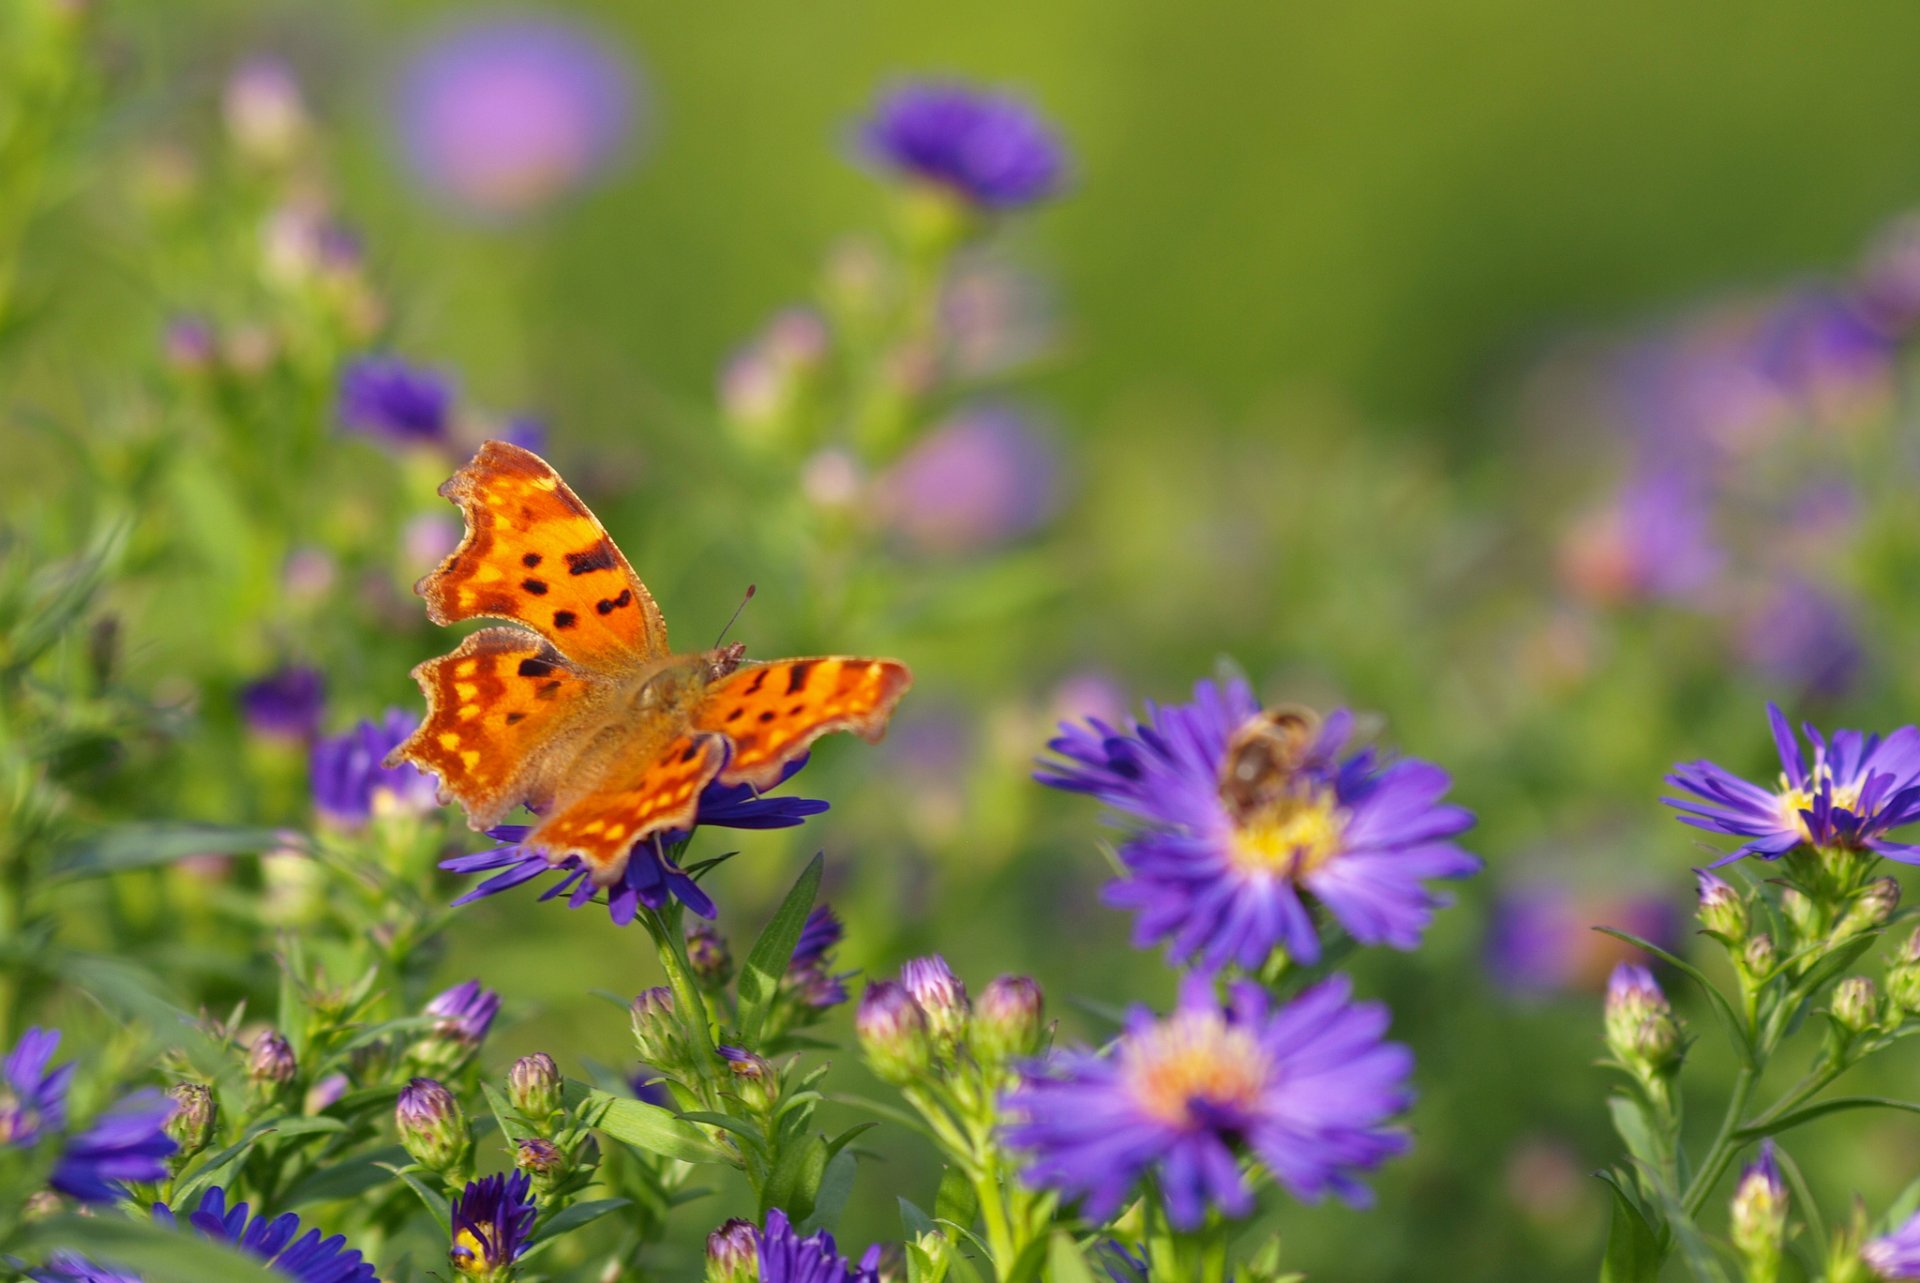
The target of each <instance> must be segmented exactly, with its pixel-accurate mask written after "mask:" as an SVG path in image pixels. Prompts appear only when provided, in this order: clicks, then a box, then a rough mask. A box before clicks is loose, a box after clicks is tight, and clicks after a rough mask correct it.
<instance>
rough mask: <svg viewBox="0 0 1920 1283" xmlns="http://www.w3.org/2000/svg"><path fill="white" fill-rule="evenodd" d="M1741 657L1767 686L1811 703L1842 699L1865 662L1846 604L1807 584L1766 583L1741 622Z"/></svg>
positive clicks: (1797, 582) (1858, 637) (1861, 646)
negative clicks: (1763, 593)
mask: <svg viewBox="0 0 1920 1283" xmlns="http://www.w3.org/2000/svg"><path fill="white" fill-rule="evenodd" d="M1738 646H1739V650H1740V656H1741V658H1742V659H1743V660H1744V661H1745V662H1746V663H1747V665H1748V666H1750V667H1751V668H1752V669H1753V670H1754V671H1755V672H1757V673H1759V674H1760V675H1761V676H1762V677H1764V678H1765V679H1766V680H1767V681H1768V682H1770V683H1772V684H1774V685H1776V686H1781V687H1786V688H1789V689H1791V690H1794V691H1796V692H1798V693H1800V694H1802V695H1805V696H1808V697H1810V698H1816V699H1834V698H1837V697H1839V696H1840V695H1843V694H1845V693H1846V692H1847V690H1848V689H1849V688H1850V687H1851V686H1852V685H1853V682H1854V679H1855V678H1856V677H1857V676H1859V673H1860V666H1861V663H1862V662H1863V661H1864V660H1865V658H1866V650H1865V647H1864V646H1863V645H1862V643H1861V639H1860V633H1859V630H1857V629H1856V628H1855V627H1854V626H1853V620H1852V618H1851V616H1850V613H1849V611H1848V610H1847V607H1846V605H1845V604H1844V603H1843V602H1842V601H1840V599H1839V598H1837V597H1835V596H1834V595H1833V594H1831V593H1829V592H1827V591H1825V590H1824V589H1821V588H1816V587H1814V586H1813V585H1812V584H1809V583H1805V582H1802V581H1799V580H1797V579H1795V580H1786V581H1784V582H1779V583H1775V584H1773V585H1770V587H1769V590H1768V594H1767V596H1766V598H1765V600H1764V601H1762V603H1761V604H1760V606H1759V608H1758V609H1757V610H1755V611H1753V612H1752V613H1751V614H1750V615H1748V616H1747V618H1746V619H1744V620H1743V621H1742V622H1741V626H1740V635H1739V638H1738Z"/></svg>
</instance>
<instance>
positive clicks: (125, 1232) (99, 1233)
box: [14, 1216, 286, 1283]
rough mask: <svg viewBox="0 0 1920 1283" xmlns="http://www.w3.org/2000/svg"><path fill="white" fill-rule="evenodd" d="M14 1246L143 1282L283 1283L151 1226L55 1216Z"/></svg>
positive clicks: (245, 1262) (235, 1257)
mask: <svg viewBox="0 0 1920 1283" xmlns="http://www.w3.org/2000/svg"><path fill="white" fill-rule="evenodd" d="M14 1246H15V1248H16V1249H17V1250H19V1251H22V1252H26V1253H28V1254H29V1255H30V1256H33V1257H39V1256H41V1255H43V1254H44V1253H47V1252H51V1251H54V1250H56V1249H58V1248H67V1249H69V1250H71V1251H76V1252H82V1253H85V1254H86V1255H87V1256H88V1257H89V1258H91V1259H93V1260H96V1261H99V1262H101V1263H102V1264H106V1263H111V1264H112V1266H113V1267H114V1268H116V1269H121V1270H128V1271H132V1272H134V1273H137V1274H138V1275H139V1276H140V1277H141V1278H142V1279H144V1280H145V1281H146V1283H286V1278H285V1276H283V1275H280V1274H276V1273H274V1272H273V1271H272V1270H271V1269H269V1268H268V1267H267V1265H266V1263H265V1262H263V1261H261V1260H259V1259H258V1258H256V1257H253V1256H248V1255H246V1254H245V1253H242V1252H238V1251H235V1250H234V1249H233V1248H231V1247H228V1246H226V1245H224V1244H220V1243H215V1242H212V1241H211V1240H209V1239H205V1238H202V1237H200V1236H199V1235H198V1234H182V1233H181V1232H180V1231H179V1230H177V1229H168V1228H167V1227H166V1226H164V1225H155V1224H153V1223H152V1222H141V1221H127V1220H115V1219H113V1218H110V1217H105V1216H55V1217H52V1218H51V1219H48V1220H44V1221H36V1222H34V1223H33V1224H31V1225H28V1226H26V1227H25V1228H24V1229H23V1230H22V1231H21V1233H20V1237H19V1238H17V1239H15V1240H14Z"/></svg>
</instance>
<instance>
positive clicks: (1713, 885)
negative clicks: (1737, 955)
mask: <svg viewBox="0 0 1920 1283" xmlns="http://www.w3.org/2000/svg"><path fill="white" fill-rule="evenodd" d="M1694 877H1696V878H1698V879H1699V882H1700V905H1699V908H1698V910H1697V912H1698V914H1699V916H1700V925H1701V926H1703V927H1705V928H1706V929H1707V930H1708V931H1711V932H1712V933H1713V934H1715V935H1717V936H1719V937H1720V938H1721V939H1723V940H1725V941H1727V942H1728V943H1730V944H1736V945H1737V944H1739V943H1740V942H1741V941H1743V940H1745V939H1746V938H1747V905H1746V901H1745V900H1744V899H1742V898H1741V896H1740V893H1739V892H1738V891H1735V890H1734V889H1733V888H1732V887H1731V886H1729V885H1728V884H1727V883H1725V882H1723V881H1721V880H1720V879H1719V878H1717V877H1715V876H1714V875H1713V874H1712V873H1709V872H1708V871H1707V870H1705V869H1695V870H1694Z"/></svg>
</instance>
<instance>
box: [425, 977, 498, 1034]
mask: <svg viewBox="0 0 1920 1283" xmlns="http://www.w3.org/2000/svg"><path fill="white" fill-rule="evenodd" d="M426 1014H427V1015H429V1016H438V1017H439V1018H440V1023H439V1024H437V1025H435V1026H434V1031H435V1032H436V1033H438V1034H440V1035H442V1036H443V1037H453V1038H458V1039H459V1040H460V1041H461V1042H464V1043H468V1044H470V1045H472V1046H476V1047H477V1046H479V1045H480V1043H482V1042H484V1041H485V1040H486V1037H487V1031H488V1030H489V1029H491V1028H493V1018H494V1017H495V1016H497V1015H499V1014H500V995H499V994H498V993H496V992H494V991H493V990H492V989H483V988H481V987H480V982H479V981H478V980H468V981H466V982H465V983H464V984H457V985H455V986H454V987H453V988H451V989H447V990H444V991H442V992H440V993H437V994H435V995H434V996H433V997H432V998H431V999H430V1000H429V1001H428V1002H427V1008H426Z"/></svg>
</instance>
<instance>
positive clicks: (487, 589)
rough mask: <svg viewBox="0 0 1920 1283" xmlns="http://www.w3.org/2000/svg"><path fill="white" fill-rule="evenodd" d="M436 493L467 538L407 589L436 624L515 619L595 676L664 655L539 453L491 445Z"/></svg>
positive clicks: (654, 611) (627, 573)
mask: <svg viewBox="0 0 1920 1283" xmlns="http://www.w3.org/2000/svg"><path fill="white" fill-rule="evenodd" d="M440 493H441V494H442V495H445V496H446V497H447V498H449V499H451V500H453V501H454V502H455V503H457V504H459V505H460V510H461V512H462V513H463V514H464V515H465V517H466V521H467V533H466V537H465V538H464V539H462V540H461V541H460V546H459V547H458V548H456V549H454V551H453V553H452V555H450V556H449V557H448V558H447V559H446V560H445V561H444V562H442V563H441V564H440V567H439V569H437V570H435V571H434V572H433V573H432V574H430V575H428V576H427V577H426V578H424V579H422V580H421V581H420V582H419V584H418V585H416V586H415V588H414V591H415V592H417V593H419V594H420V596H422V597H424V598H426V601H427V615H428V617H429V618H431V619H432V620H433V622H434V623H436V624H450V623H453V622H455V621H456V620H461V619H476V618H479V617H482V616H489V617H492V618H496V619H512V620H516V621H518V622H519V623H523V624H526V625H527V626H528V627H530V628H533V629H535V630H537V631H538V632H539V633H540V635H541V636H543V637H545V638H546V639H547V640H548V641H549V642H552V643H553V644H554V645H555V646H557V647H558V648H559V649H560V651H561V652H562V653H563V654H564V655H566V657H567V658H568V659H570V660H572V661H573V662H574V664H576V665H578V666H580V667H583V668H590V669H598V670H601V671H616V670H619V669H622V668H626V667H630V666H631V665H633V664H637V663H641V662H644V661H646V660H649V659H660V658H663V657H665V656H666V655H667V653H668V651H667V625H666V621H665V620H664V619H662V618H661V617H660V608H659V607H658V606H656V605H654V601H653V596H652V594H650V593H649V592H647V588H646V585H645V584H643V583H641V582H640V580H639V577H638V576H636V575H635V574H634V573H633V567H631V566H629V565H628V564H627V559H626V558H625V557H623V556H621V555H620V550H619V549H618V548H616V547H614V546H613V540H611V539H609V538H608V537H607V532H606V529H605V527H603V526H602V525H601V524H600V522H599V520H598V519H597V518H595V517H594V515H593V513H592V512H590V511H588V509H587V505H586V504H584V503H582V502H580V499H579V497H578V496H577V495H575V494H574V493H573V491H572V490H570V489H568V488H567V483H566V482H564V481H562V480H561V479H560V474H559V473H557V472H555V471H554V470H553V469H552V468H551V467H549V466H547V463H546V461H545V460H544V459H542V458H541V457H540V456H539V455H537V454H534V453H533V452H532V451H530V450H523V449H521V448H520V447H519V446H516V445H509V444H507V443H506V442H504V441H489V442H487V443H486V444H485V445H483V446H481V447H480V451H479V453H477V454H475V455H474V456H473V459H472V461H471V462H469V463H468V464H467V465H466V466H465V467H464V468H461V469H460V470H459V471H458V472H456V473H454V474H453V476H452V477H450V478H448V479H447V482H446V484H445V485H443V486H441V487H440Z"/></svg>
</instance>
